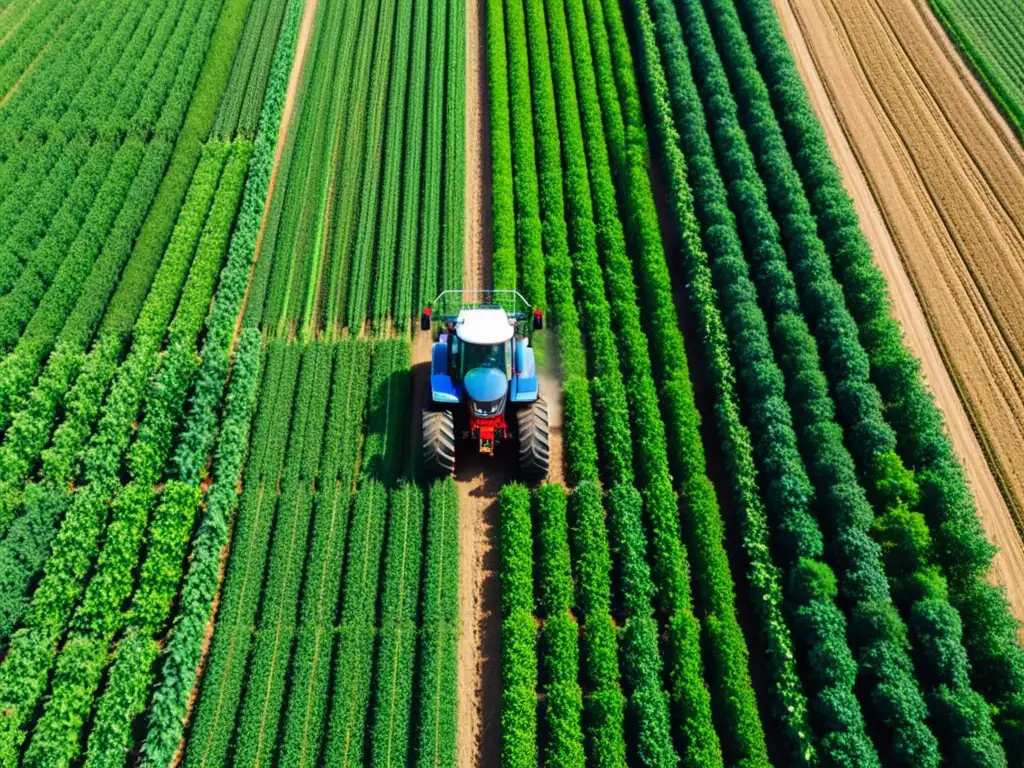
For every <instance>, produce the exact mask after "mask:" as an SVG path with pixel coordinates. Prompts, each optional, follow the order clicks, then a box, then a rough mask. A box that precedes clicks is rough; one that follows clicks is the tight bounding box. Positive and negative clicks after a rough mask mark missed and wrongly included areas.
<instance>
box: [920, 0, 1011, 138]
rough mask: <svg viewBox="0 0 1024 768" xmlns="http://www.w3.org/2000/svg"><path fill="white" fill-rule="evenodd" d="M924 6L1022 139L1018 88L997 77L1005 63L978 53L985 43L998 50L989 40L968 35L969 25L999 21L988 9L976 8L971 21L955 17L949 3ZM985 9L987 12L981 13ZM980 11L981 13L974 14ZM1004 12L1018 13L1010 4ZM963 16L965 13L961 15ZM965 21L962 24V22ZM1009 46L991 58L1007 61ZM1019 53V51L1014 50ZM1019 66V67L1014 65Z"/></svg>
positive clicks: (932, 2)
mask: <svg viewBox="0 0 1024 768" xmlns="http://www.w3.org/2000/svg"><path fill="white" fill-rule="evenodd" d="M928 5H929V7H931V9H932V11H934V12H935V16H936V17H937V18H938V20H939V21H940V22H942V26H943V27H944V28H945V30H946V32H947V33H948V34H949V37H950V39H951V40H952V41H953V42H954V43H955V44H956V47H957V48H959V49H960V53H962V54H963V56H964V58H965V59H967V61H968V63H969V64H970V65H971V69H973V70H974V73H975V74H976V75H977V76H978V79H979V80H981V82H982V83H984V85H985V88H986V90H988V92H989V95H990V96H991V97H992V100H993V101H995V102H996V104H998V105H999V108H1000V110H1002V112H1003V114H1004V115H1006V118H1007V119H1008V120H1009V121H1010V123H1012V124H1013V127H1014V128H1015V129H1016V130H1017V133H1018V134H1019V135H1020V137H1021V140H1024V104H1022V103H1021V101H1020V99H1021V87H1020V85H1015V84H1014V82H1013V79H1011V78H1009V77H1003V76H1001V75H1000V74H999V70H1000V69H1002V67H1001V66H999V65H1000V64H1009V61H1006V62H996V61H993V60H992V59H993V57H991V56H988V55H986V54H985V53H984V51H983V50H982V46H984V45H985V43H987V44H988V45H989V46H993V47H995V48H997V49H999V48H1000V46H999V45H998V44H996V45H993V44H994V43H995V41H994V40H992V39H991V38H989V39H987V40H986V39H985V37H988V36H981V35H978V34H977V32H975V34H974V35H972V34H971V32H970V29H971V26H973V25H972V22H973V23H974V24H977V23H979V22H983V21H984V20H986V19H989V20H991V21H992V23H994V24H999V23H1000V20H998V19H995V18H993V14H991V9H984V10H982V9H976V10H975V12H976V13H977V18H975V19H972V18H970V17H966V18H964V17H961V18H958V15H959V14H958V13H956V12H955V11H954V10H953V7H952V4H950V3H946V2H942V0H928ZM965 10H967V9H960V14H964V11H965ZM985 10H988V13H986V12H985ZM978 11H981V12H978ZM1007 12H1008V13H1010V14H1015V13H1019V11H1018V10H1016V9H1014V6H1013V5H1012V4H1010V5H1009V6H1008V8H1007ZM964 16H966V14H964ZM965 22H966V23H965ZM1012 51H1013V47H1012V46H1011V45H1007V46H1006V48H1004V49H1002V50H1001V51H1000V53H999V55H997V56H996V57H994V58H1000V57H1001V56H1006V58H1007V59H1009V57H1010V55H1011V52H1012ZM1018 54H1019V51H1018ZM1018 66H1019V65H1018ZM1017 75H1018V83H1019V82H1020V80H1019V76H1020V71H1018V72H1017Z"/></svg>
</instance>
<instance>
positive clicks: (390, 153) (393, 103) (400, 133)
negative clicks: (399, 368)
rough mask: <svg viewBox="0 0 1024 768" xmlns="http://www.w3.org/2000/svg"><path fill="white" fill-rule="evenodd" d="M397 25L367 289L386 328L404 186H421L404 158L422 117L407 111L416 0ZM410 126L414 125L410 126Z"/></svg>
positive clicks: (401, 11) (407, 0)
mask: <svg viewBox="0 0 1024 768" xmlns="http://www.w3.org/2000/svg"><path fill="white" fill-rule="evenodd" d="M424 5H425V3H424ZM395 25H396V29H395V48H394V52H393V53H392V56H393V58H394V64H393V70H392V76H391V82H390V84H389V86H388V88H389V92H388V102H387V127H386V128H384V131H385V135H386V137H387V138H386V144H385V149H384V158H383V163H384V168H383V171H382V174H383V177H384V183H383V187H382V189H381V200H380V214H379V218H380V232H379V233H378V239H377V248H376V258H375V264H374V278H373V285H372V286H369V287H368V289H367V293H368V294H370V295H371V296H372V306H373V318H372V319H373V326H374V327H375V328H384V327H385V320H386V318H387V317H388V316H389V315H390V313H391V299H392V296H393V292H394V287H395V278H394V273H395V262H396V259H395V256H396V253H397V251H398V232H399V230H398V226H399V221H400V219H401V218H402V211H401V200H402V193H403V191H404V190H403V188H405V189H410V190H411V188H413V187H416V186H418V185H417V184H416V182H415V181H412V179H407V178H405V171H404V168H403V157H402V147H403V146H404V144H405V141H406V125H407V123H410V122H411V121H413V120H417V119H422V118H420V117H418V116H410V117H407V116H406V112H405V105H406V103H407V101H411V99H410V98H409V97H410V96H411V94H410V93H408V92H407V89H406V84H407V83H408V81H409V75H410V72H409V49H410V43H411V40H412V36H413V34H415V30H414V28H413V3H412V0H399V3H398V9H397V12H396V16H395ZM415 76H416V74H415V73H413V78H415ZM410 118H411V119H410ZM409 128H412V126H411V125H409ZM398 319H399V320H401V324H400V327H402V328H403V329H404V328H405V327H406V323H407V317H406V318H398Z"/></svg>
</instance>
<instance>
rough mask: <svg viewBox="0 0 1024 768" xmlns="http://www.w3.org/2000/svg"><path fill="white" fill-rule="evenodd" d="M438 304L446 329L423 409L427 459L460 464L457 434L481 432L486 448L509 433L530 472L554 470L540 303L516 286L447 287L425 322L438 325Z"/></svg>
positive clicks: (442, 467)
mask: <svg viewBox="0 0 1024 768" xmlns="http://www.w3.org/2000/svg"><path fill="white" fill-rule="evenodd" d="M479 294H484V295H483V296H479ZM473 298H478V299H483V300H482V301H477V302H473V301H472V299H473ZM520 303H521V304H522V305H523V306H522V307H521V308H517V307H516V305H517V304H520ZM452 304H456V306H454V307H453V306H451V305H452ZM446 305H448V306H446ZM509 305H511V306H509ZM435 312H436V314H437V316H438V320H439V321H440V323H439V324H440V325H441V330H440V332H439V334H438V339H437V341H436V342H435V343H434V345H433V349H432V352H431V366H430V400H429V404H428V405H427V406H426V407H425V408H424V410H423V451H424V453H423V455H424V461H425V462H426V465H427V467H428V468H429V469H431V470H434V471H436V472H438V473H439V474H450V473H451V472H453V471H454V468H455V444H456V442H457V441H467V440H473V441H475V442H476V445H477V450H478V451H479V452H481V453H486V454H493V453H494V450H495V447H496V446H497V445H498V444H499V443H500V442H501V441H503V440H506V439H517V440H518V441H519V448H520V465H521V467H520V468H521V469H522V470H523V472H524V474H525V475H526V476H528V477H530V478H539V477H543V476H545V475H547V468H548V426H547V405H546V403H545V402H544V401H543V400H542V399H541V398H540V392H539V387H538V382H537V368H536V363H535V360H534V351H533V348H532V347H531V346H530V338H529V331H530V330H531V329H538V328H540V327H542V325H543V319H542V316H541V314H540V311H539V310H536V311H534V312H533V313H532V314H531V313H530V312H529V306H528V305H527V304H526V301H525V299H523V297H522V296H520V295H519V294H518V293H516V292H515V291H486V292H469V291H446V292H444V293H442V294H441V295H440V296H439V297H438V298H437V299H436V300H435V301H434V303H433V305H432V306H431V307H428V308H427V309H425V310H424V313H423V316H422V320H421V327H422V328H423V329H424V330H428V329H430V328H431V326H432V323H433V318H434V315H435ZM530 319H532V328H531V323H530V322H529V320H530Z"/></svg>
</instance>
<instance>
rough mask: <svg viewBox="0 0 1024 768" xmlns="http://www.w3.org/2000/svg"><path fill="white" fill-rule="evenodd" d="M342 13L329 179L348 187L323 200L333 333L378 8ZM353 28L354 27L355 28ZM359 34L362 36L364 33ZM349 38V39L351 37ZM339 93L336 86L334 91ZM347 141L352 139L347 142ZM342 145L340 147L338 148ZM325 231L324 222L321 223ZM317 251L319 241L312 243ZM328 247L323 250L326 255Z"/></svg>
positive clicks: (354, 202)
mask: <svg viewBox="0 0 1024 768" xmlns="http://www.w3.org/2000/svg"><path fill="white" fill-rule="evenodd" d="M350 5H351V7H350V8H347V9H346V21H345V30H344V36H345V37H344V39H343V45H344V46H345V47H344V56H342V57H341V58H339V62H340V64H341V66H342V69H341V70H340V73H339V74H338V75H337V76H336V78H335V82H337V83H339V84H340V83H351V87H346V88H344V89H343V91H344V92H343V94H341V96H340V99H341V107H342V110H343V111H342V113H341V121H340V124H339V125H338V126H337V128H338V132H337V133H336V134H335V136H336V138H335V148H334V152H333V156H332V159H331V162H332V166H331V173H333V174H335V175H338V174H344V175H345V177H346V179H347V180H348V183H345V184H342V185H341V189H340V191H339V192H338V193H337V194H335V196H334V198H331V196H330V195H329V194H327V195H325V197H324V198H323V199H324V205H325V207H326V209H327V210H331V209H333V212H332V214H331V219H332V221H331V226H332V240H331V242H330V243H325V244H324V245H325V253H324V254H323V256H324V258H328V257H329V263H328V267H329V269H328V271H327V273H326V275H327V277H328V279H327V281H326V284H325V285H324V286H321V289H320V290H321V291H323V290H325V289H326V292H327V302H326V306H325V307H323V311H322V314H323V317H324V323H325V325H326V326H327V327H328V328H330V329H332V330H334V329H337V328H338V327H339V326H340V325H341V318H342V314H343V312H344V308H345V300H346V299H347V297H348V292H349V291H348V280H349V268H350V267H349V264H350V261H351V256H352V249H353V243H354V237H355V231H354V228H355V226H356V223H357V221H358V210H359V207H358V206H359V196H358V194H357V193H358V191H359V189H360V181H361V175H360V174H361V173H362V170H363V169H362V165H361V163H362V160H363V151H362V150H363V142H362V139H363V136H362V131H363V127H362V126H363V124H364V122H365V120H366V105H367V89H368V88H369V84H370V77H371V72H370V69H369V67H370V63H371V60H372V53H373V44H374V39H375V38H374V31H375V30H376V24H377V16H378V10H379V2H364V3H352V4H350ZM357 25H358V26H357ZM364 30H365V32H364ZM353 35H354V36H353ZM339 87H340V86H339ZM348 137H352V139H351V140H348ZM342 143H344V146H342ZM325 225H326V222H325ZM317 245H318V247H319V241H318V243H317ZM327 246H329V250H327Z"/></svg>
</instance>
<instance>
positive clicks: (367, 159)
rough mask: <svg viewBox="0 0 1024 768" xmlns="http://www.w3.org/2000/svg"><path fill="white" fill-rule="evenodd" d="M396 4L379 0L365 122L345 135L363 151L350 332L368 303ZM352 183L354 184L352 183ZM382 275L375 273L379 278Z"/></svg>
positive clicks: (350, 291)
mask: <svg viewBox="0 0 1024 768" xmlns="http://www.w3.org/2000/svg"><path fill="white" fill-rule="evenodd" d="M396 5H397V2H396V0H381V8H380V18H379V20H378V22H377V35H376V40H375V41H374V51H373V53H374V56H373V64H372V69H371V74H372V80H371V84H370V90H369V98H368V100H367V104H366V123H365V127H364V128H363V129H362V130H361V131H360V132H359V133H355V132H354V131H352V132H350V133H349V136H348V140H349V141H350V142H351V143H353V144H355V143H360V142H361V143H362V149H363V151H364V153H365V155H364V157H363V162H362V168H363V174H362V179H361V185H360V191H359V218H358V222H359V223H358V228H357V230H356V237H355V247H354V250H353V251H352V261H351V266H350V275H349V284H348V301H347V303H346V310H347V314H346V325H348V327H349V328H350V329H351V330H352V331H353V332H357V331H358V330H359V329H360V328H362V326H363V323H364V321H365V320H366V312H367V308H368V306H369V303H370V292H371V291H370V288H371V286H370V281H371V280H373V279H374V271H373V263H374V255H375V253H376V245H377V230H378V227H379V224H380V222H379V209H380V194H381V193H380V187H381V175H382V170H383V169H382V158H381V153H382V151H383V147H384V131H385V114H384V113H385V111H386V109H387V95H388V81H389V77H390V74H391V47H392V46H391V38H392V36H393V34H394V30H395V10H396ZM356 137H359V138H358V139H357V138H356ZM352 186H355V183H353V184H352ZM382 277H383V276H382V275H378V278H382Z"/></svg>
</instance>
